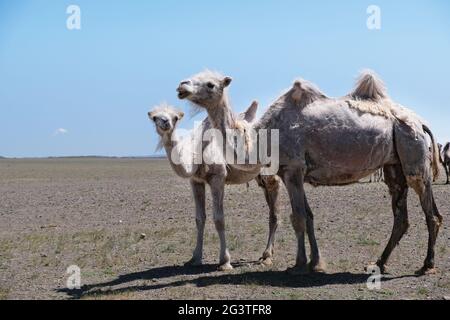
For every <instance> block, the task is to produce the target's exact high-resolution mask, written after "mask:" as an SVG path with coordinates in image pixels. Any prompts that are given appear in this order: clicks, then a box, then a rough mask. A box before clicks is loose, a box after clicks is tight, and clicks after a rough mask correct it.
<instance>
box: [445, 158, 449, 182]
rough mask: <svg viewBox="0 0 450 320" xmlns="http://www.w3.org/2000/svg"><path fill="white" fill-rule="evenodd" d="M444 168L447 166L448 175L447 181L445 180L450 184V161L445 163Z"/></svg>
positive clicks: (446, 173)
mask: <svg viewBox="0 0 450 320" xmlns="http://www.w3.org/2000/svg"><path fill="white" fill-rule="evenodd" d="M444 168H445V175H446V176H447V181H446V182H445V184H450V179H449V175H450V163H446V164H444Z"/></svg>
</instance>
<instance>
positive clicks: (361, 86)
mask: <svg viewBox="0 0 450 320" xmlns="http://www.w3.org/2000/svg"><path fill="white" fill-rule="evenodd" d="M350 96H352V97H353V98H356V99H362V100H372V101H380V100H382V99H384V98H387V97H388V95H387V92H386V87H385V86H384V83H383V81H382V80H381V79H380V77H379V76H378V75H377V74H376V73H375V72H374V71H372V70H368V69H367V70H363V71H362V72H361V74H360V75H359V77H358V79H357V81H356V85H355V89H354V90H353V92H352V93H350Z"/></svg>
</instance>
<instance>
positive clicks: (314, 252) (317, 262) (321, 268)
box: [305, 195, 325, 272]
mask: <svg viewBox="0 0 450 320" xmlns="http://www.w3.org/2000/svg"><path fill="white" fill-rule="evenodd" d="M305 208H306V214H307V216H306V232H307V234H308V240H309V246H310V248H311V261H310V262H309V270H310V271H312V272H325V263H324V261H323V259H322V258H321V255H320V250H319V246H318V245H317V240H316V235H315V232H314V215H313V212H312V210H311V207H310V206H309V204H308V200H307V199H306V195H305Z"/></svg>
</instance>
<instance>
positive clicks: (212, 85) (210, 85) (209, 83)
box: [206, 82, 214, 89]
mask: <svg viewBox="0 0 450 320" xmlns="http://www.w3.org/2000/svg"><path fill="white" fill-rule="evenodd" d="M206 86H207V87H208V88H209V89H214V83H212V82H208V83H207V84H206Z"/></svg>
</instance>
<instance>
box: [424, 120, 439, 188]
mask: <svg viewBox="0 0 450 320" xmlns="http://www.w3.org/2000/svg"><path fill="white" fill-rule="evenodd" d="M422 128H423V131H425V132H426V133H428V135H429V136H430V138H431V144H432V145H433V147H432V160H431V166H432V168H433V181H436V179H437V178H438V177H439V148H438V146H437V143H436V140H434V136H433V133H432V132H431V130H430V128H428V127H427V126H426V125H424V124H423V125H422Z"/></svg>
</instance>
